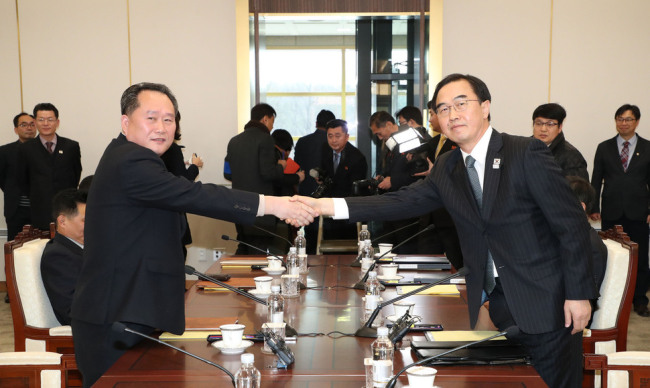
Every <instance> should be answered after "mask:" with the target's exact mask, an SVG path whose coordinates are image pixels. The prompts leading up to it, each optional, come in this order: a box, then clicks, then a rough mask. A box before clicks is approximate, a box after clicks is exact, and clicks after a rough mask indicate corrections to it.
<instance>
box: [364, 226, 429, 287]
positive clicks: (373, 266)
mask: <svg viewBox="0 0 650 388" xmlns="http://www.w3.org/2000/svg"><path fill="white" fill-rule="evenodd" d="M433 228H435V225H434V224H430V225H428V226H427V227H426V228H424V229H422V230H421V231H419V232H417V233H416V234H414V235H413V236H411V237H409V238H407V239H406V240H404V241H402V242H401V243H399V244H397V245H396V246H394V247H392V248H391V249H390V250H388V251H386V252H384V253H383V254H382V255H381V256H379V257H377V258H376V259H374V261H373V262H372V264H371V265H370V268H368V270H367V271H366V273H365V275H363V277H362V278H361V280H359V281H358V282H357V283H356V284H355V285H354V286H352V288H354V289H357V290H365V288H366V280H368V274H369V273H370V271H372V270H373V269H375V266H376V265H377V262H379V260H381V259H382V258H383V257H384V256H386V255H387V254H389V253H390V252H392V251H393V250H395V249H397V248H399V247H401V246H402V245H404V244H406V243H407V242H409V241H411V240H413V239H414V238H416V237H417V236H419V235H421V234H422V233H424V232H427V231H429V230H431V229H433Z"/></svg>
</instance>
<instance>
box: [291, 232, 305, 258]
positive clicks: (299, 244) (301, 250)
mask: <svg viewBox="0 0 650 388" xmlns="http://www.w3.org/2000/svg"><path fill="white" fill-rule="evenodd" d="M293 246H294V247H296V249H297V250H298V254H299V255H306V254H307V239H306V238H305V227H304V226H303V227H302V228H300V230H298V235H297V236H296V239H295V240H294V242H293Z"/></svg>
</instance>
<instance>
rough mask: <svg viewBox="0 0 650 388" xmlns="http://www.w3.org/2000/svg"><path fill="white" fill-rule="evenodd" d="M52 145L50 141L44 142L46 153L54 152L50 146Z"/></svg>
mask: <svg viewBox="0 0 650 388" xmlns="http://www.w3.org/2000/svg"><path fill="white" fill-rule="evenodd" d="M53 145H54V143H52V142H51V141H46V142H45V146H46V147H47V152H49V153H52V151H54V150H53V149H52V146H53Z"/></svg>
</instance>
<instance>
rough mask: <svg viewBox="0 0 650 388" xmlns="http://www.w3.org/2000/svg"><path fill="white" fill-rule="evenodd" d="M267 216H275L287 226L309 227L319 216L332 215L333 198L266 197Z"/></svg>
mask: <svg viewBox="0 0 650 388" xmlns="http://www.w3.org/2000/svg"><path fill="white" fill-rule="evenodd" d="M265 201H266V208H265V211H264V213H265V214H273V215H274V216H276V217H278V218H279V219H281V220H283V221H284V222H286V223H287V224H290V225H293V226H295V227H300V226H305V225H309V224H311V223H312V222H314V219H315V218H317V217H318V216H319V215H332V214H333V213H334V210H333V207H334V205H333V201H332V199H331V198H318V199H317V198H311V197H304V196H300V195H294V196H293V197H273V196H266V197H265Z"/></svg>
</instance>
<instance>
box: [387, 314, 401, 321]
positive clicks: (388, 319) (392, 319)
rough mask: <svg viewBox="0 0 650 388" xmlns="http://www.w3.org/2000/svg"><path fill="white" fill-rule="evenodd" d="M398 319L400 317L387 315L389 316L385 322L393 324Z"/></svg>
mask: <svg viewBox="0 0 650 388" xmlns="http://www.w3.org/2000/svg"><path fill="white" fill-rule="evenodd" d="M400 318H401V317H398V316H397V315H389V316H387V317H386V320H387V321H390V322H392V323H395V321H397V320H398V319H400Z"/></svg>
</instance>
